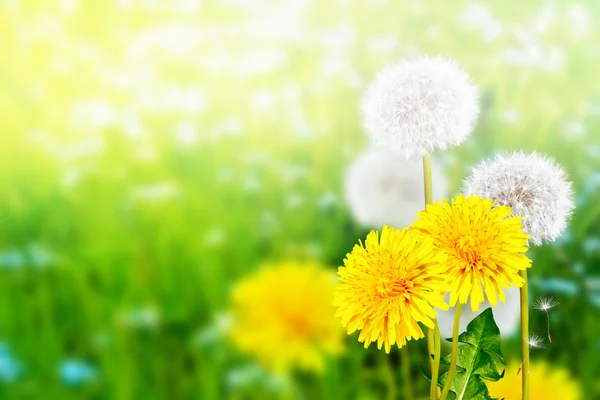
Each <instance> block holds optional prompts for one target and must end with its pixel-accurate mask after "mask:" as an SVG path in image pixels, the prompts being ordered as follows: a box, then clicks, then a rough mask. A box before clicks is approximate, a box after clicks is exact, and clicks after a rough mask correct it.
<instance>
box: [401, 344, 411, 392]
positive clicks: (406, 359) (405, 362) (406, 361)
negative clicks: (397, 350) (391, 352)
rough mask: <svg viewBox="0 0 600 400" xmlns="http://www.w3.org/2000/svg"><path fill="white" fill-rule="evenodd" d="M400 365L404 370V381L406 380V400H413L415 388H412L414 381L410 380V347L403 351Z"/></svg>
mask: <svg viewBox="0 0 600 400" xmlns="http://www.w3.org/2000/svg"><path fill="white" fill-rule="evenodd" d="M400 363H401V364H402V365H401V368H402V379H403V380H404V399H405V400H413V399H414V395H413V387H412V379H411V378H410V367H411V361H410V352H409V347H408V346H406V347H405V348H404V349H403V350H402V354H401V355H400Z"/></svg>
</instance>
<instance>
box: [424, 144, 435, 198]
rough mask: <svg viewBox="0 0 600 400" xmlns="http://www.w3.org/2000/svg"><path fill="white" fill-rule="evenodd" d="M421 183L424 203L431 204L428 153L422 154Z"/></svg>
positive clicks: (429, 160) (429, 159)
mask: <svg viewBox="0 0 600 400" xmlns="http://www.w3.org/2000/svg"><path fill="white" fill-rule="evenodd" d="M423 183H424V187H425V205H427V204H431V203H432V201H433V196H432V194H431V193H432V191H431V187H432V182H431V158H430V157H429V154H425V155H424V156H423Z"/></svg>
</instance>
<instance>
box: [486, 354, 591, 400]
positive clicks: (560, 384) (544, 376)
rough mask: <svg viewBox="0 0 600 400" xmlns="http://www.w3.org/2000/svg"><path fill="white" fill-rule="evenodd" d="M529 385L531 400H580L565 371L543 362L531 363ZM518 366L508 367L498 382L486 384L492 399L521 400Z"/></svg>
mask: <svg viewBox="0 0 600 400" xmlns="http://www.w3.org/2000/svg"><path fill="white" fill-rule="evenodd" d="M530 368H531V369H530V372H529V384H530V385H531V386H530V391H531V398H532V399H540V400H542V399H548V400H550V399H560V400H581V399H582V394H581V389H580V387H579V384H578V383H577V381H576V380H574V379H573V378H571V377H570V375H569V373H568V371H567V370H565V369H563V368H560V367H553V366H551V365H548V364H546V363H543V362H536V363H531V365H530ZM518 370H519V364H518V363H516V362H514V363H511V364H509V365H508V367H507V368H506V372H505V374H504V378H502V379H500V380H499V381H498V382H486V383H487V387H488V390H489V392H490V395H491V396H492V397H493V398H499V399H501V398H504V399H505V400H521V375H517V371H518Z"/></svg>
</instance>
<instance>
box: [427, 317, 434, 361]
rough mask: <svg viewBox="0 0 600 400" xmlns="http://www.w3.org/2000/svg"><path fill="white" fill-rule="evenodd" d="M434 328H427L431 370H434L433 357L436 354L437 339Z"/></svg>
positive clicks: (428, 355) (428, 356)
mask: <svg viewBox="0 0 600 400" xmlns="http://www.w3.org/2000/svg"><path fill="white" fill-rule="evenodd" d="M433 334H434V332H433V329H431V328H427V358H428V359H429V370H430V371H432V372H433V357H432V356H434V355H435V340H434V338H433Z"/></svg>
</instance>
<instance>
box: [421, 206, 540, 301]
mask: <svg viewBox="0 0 600 400" xmlns="http://www.w3.org/2000/svg"><path fill="white" fill-rule="evenodd" d="M510 214H511V209H510V207H507V206H494V204H493V203H492V201H491V200H489V199H482V198H480V197H478V196H469V197H467V198H465V196H463V195H460V196H458V197H456V198H455V199H453V200H452V205H450V204H448V202H447V201H446V200H444V201H443V202H442V203H441V204H440V203H439V202H436V203H435V204H429V205H427V207H426V209H425V210H424V211H420V212H418V213H417V216H418V217H419V219H418V220H417V221H415V222H414V223H413V225H412V228H411V229H412V230H414V231H416V232H420V233H421V235H425V236H426V237H431V238H433V243H434V245H435V246H436V247H437V248H438V249H439V250H440V251H441V252H442V253H444V254H446V255H447V256H448V259H447V268H448V270H447V273H448V274H449V277H450V279H451V290H450V305H451V306H454V305H455V304H456V302H457V301H459V302H460V303H461V304H465V303H466V302H467V299H468V298H469V296H470V298H471V309H472V310H473V311H477V310H478V309H479V304H480V303H482V302H483V301H484V291H485V295H486V296H487V298H488V301H489V302H490V304H491V305H492V306H495V305H496V304H498V301H497V297H499V298H500V300H502V301H505V299H506V297H505V295H504V291H503V290H502V287H505V288H509V287H510V284H511V283H512V284H513V285H515V286H517V287H521V286H523V279H522V278H521V277H520V276H519V271H520V270H524V269H525V268H528V267H531V260H530V259H529V258H528V257H527V256H526V255H525V254H523V253H525V252H526V251H527V239H528V238H529V236H528V235H526V234H524V233H523V224H522V223H521V217H509V216H510Z"/></svg>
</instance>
